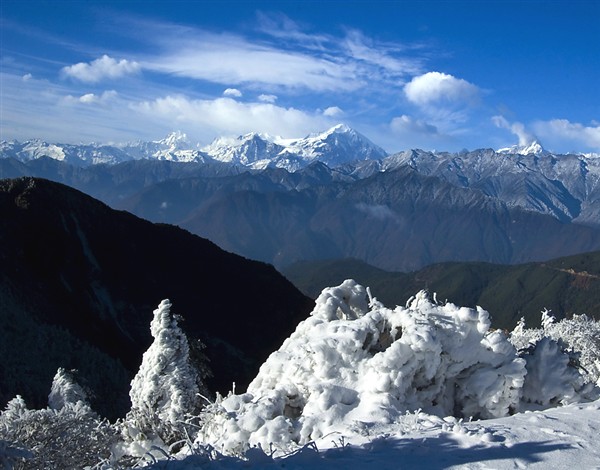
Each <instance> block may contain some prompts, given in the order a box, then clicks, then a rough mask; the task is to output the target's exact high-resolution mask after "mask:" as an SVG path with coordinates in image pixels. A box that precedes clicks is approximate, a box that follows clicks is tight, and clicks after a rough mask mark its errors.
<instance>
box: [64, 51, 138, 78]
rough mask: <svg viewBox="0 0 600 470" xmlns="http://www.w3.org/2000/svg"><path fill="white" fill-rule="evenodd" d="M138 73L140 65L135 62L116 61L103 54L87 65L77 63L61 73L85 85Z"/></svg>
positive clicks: (65, 68)
mask: <svg viewBox="0 0 600 470" xmlns="http://www.w3.org/2000/svg"><path fill="white" fill-rule="evenodd" d="M139 71H140V64H138V63H137V62H135V61H129V60H126V59H121V60H116V59H113V58H112V57H109V56H108V55H106V54H105V55H103V56H102V57H100V58H99V59H96V60H93V61H92V62H89V63H86V62H79V63H77V64H74V65H69V66H67V67H64V68H63V69H62V71H61V72H62V74H63V75H64V76H65V77H69V78H73V79H75V80H79V81H82V82H85V83H97V82H100V81H101V80H104V79H107V78H108V79H115V78H119V77H122V76H124V75H130V74H135V73H137V72H139Z"/></svg>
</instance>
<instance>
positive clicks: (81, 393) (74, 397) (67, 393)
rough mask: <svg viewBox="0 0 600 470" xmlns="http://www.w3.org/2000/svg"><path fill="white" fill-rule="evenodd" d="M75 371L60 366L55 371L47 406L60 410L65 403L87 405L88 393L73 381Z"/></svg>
mask: <svg viewBox="0 0 600 470" xmlns="http://www.w3.org/2000/svg"><path fill="white" fill-rule="evenodd" d="M75 372H76V371H68V370H66V369H63V368H62V367H59V369H58V371H57V372H56V375H55V376H54V379H53V380H52V388H51V390H50V395H48V406H49V407H50V408H52V409H53V410H60V409H62V408H64V407H65V405H67V404H71V405H75V404H76V403H78V402H81V403H83V404H86V405H88V403H89V402H88V395H87V393H86V392H85V390H84V389H83V387H81V385H79V384H78V383H77V382H76V381H75V378H74V373H75Z"/></svg>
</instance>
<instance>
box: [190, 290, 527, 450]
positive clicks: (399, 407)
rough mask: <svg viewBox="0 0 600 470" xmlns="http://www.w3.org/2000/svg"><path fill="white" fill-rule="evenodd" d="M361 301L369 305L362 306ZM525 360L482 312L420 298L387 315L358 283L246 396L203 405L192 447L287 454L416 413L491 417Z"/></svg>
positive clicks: (314, 319)
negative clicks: (296, 447) (292, 448)
mask: <svg viewBox="0 0 600 470" xmlns="http://www.w3.org/2000/svg"><path fill="white" fill-rule="evenodd" d="M367 298H368V300H367ZM525 375H526V370H525V361H524V360H523V359H521V358H519V357H518V356H517V354H516V350H515V348H514V346H513V345H512V344H511V343H510V342H509V341H508V339H507V336H506V335H505V334H504V333H503V332H502V331H491V330H490V320H489V315H488V313H487V312H486V311H485V310H482V309H481V308H477V309H471V308H466V307H457V306H455V305H454V304H451V303H446V304H445V305H441V304H438V303H437V302H435V301H431V300H430V299H429V298H428V296H427V294H426V292H419V293H418V294H417V295H416V297H414V298H412V299H410V300H409V301H408V302H407V305H406V307H396V308H395V309H389V308H386V307H384V306H383V305H382V304H381V303H380V302H378V301H377V300H376V299H374V298H372V297H371V295H370V293H369V292H368V291H367V290H366V289H365V288H364V287H362V286H360V285H358V284H357V283H356V282H355V281H352V280H347V281H344V283H343V284H342V285H340V286H338V287H333V288H327V289H325V290H324V291H323V292H322V294H321V295H320V297H319V298H318V299H317V301H316V306H315V309H314V310H313V312H312V314H311V316H310V317H309V318H308V319H306V320H305V321H303V322H301V323H300V324H299V325H298V327H297V329H296V331H295V332H294V333H293V334H292V335H291V336H290V337H289V338H288V339H287V340H286V341H285V342H284V344H283V345H282V346H281V348H280V349H279V350H278V351H276V352H275V353H273V354H272V355H271V356H270V357H269V358H268V359H267V361H266V362H265V363H264V364H263V366H262V367H261V369H260V371H259V374H258V376H257V377H256V378H255V379H254V381H253V382H252V383H251V384H250V386H249V387H248V391H247V393H244V394H242V395H229V396H228V397H226V398H225V399H222V400H217V402H216V403H214V404H213V405H211V406H209V407H207V409H205V411H204V413H203V415H202V421H203V427H202V429H201V430H200V433H199V435H198V438H197V443H209V444H211V445H213V446H214V447H215V448H216V449H218V450H219V451H223V452H225V453H229V454H241V453H243V452H244V451H245V450H247V449H248V448H249V447H254V446H261V447H262V448H264V449H269V448H274V449H275V450H278V449H279V450H281V451H285V450H286V449H289V448H290V446H294V445H304V444H306V443H308V442H310V441H312V440H315V439H319V438H321V437H323V436H324V435H327V434H329V433H336V432H340V433H345V434H347V433H348V432H349V430H352V429H354V430H355V431H359V432H360V429H361V428H363V429H364V428H366V427H368V426H370V425H373V424H375V423H380V424H385V423H391V422H393V421H395V420H397V419H398V418H399V417H401V416H402V415H404V414H405V413H406V412H408V411H415V410H418V409H422V410H423V411H425V412H427V413H430V414H435V415H438V416H462V417H467V418H468V417H473V418H493V417H500V416H506V415H508V414H510V413H511V412H514V411H515V410H516V408H517V407H518V404H519V401H520V398H521V391H522V387H523V384H524V377H525Z"/></svg>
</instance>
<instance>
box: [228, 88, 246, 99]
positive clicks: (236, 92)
mask: <svg viewBox="0 0 600 470" xmlns="http://www.w3.org/2000/svg"><path fill="white" fill-rule="evenodd" d="M223 96H232V97H234V98H241V97H242V92H241V91H240V90H238V89H237V88H227V89H226V90H225V91H224V92H223Z"/></svg>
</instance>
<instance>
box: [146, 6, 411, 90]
mask: <svg viewBox="0 0 600 470" xmlns="http://www.w3.org/2000/svg"><path fill="white" fill-rule="evenodd" d="M258 29H259V31H260V32H261V33H263V34H262V35H261V36H260V37H246V36H243V35H241V34H232V33H220V34H216V33H211V32H207V31H204V30H200V29H196V28H191V27H183V26H178V25H173V24H165V23H149V22H146V23H141V24H140V25H139V27H137V28H136V33H137V34H139V35H142V34H144V35H145V37H150V38H151V39H152V40H153V41H154V42H155V44H154V49H153V50H155V51H159V52H158V53H149V54H146V55H145V56H143V57H142V56H140V57H139V59H138V61H139V62H140V63H141V64H142V66H143V68H144V69H150V70H153V71H156V72H160V73H165V74H171V75H176V76H183V77H187V78H193V79H198V80H206V81H210V82H213V83H219V84H224V85H227V86H235V87H239V86H240V85H243V86H244V88H254V89H261V90H267V91H269V92H277V93H279V92H280V90H281V89H282V88H283V89H287V90H292V91H295V92H297V91H300V90H302V91H306V90H308V91H313V92H351V91H355V90H358V89H362V90H364V91H367V90H368V91H369V92H370V93H380V92H381V90H382V88H381V87H379V86H378V85H380V84H381V83H383V82H384V83H385V84H386V85H387V86H395V87H398V86H401V85H402V84H403V83H404V82H405V81H406V79H407V78H408V77H409V76H412V75H415V74H417V73H421V72H422V66H421V65H422V62H423V60H422V59H421V58H420V57H419V58H417V57H414V54H408V53H407V48H406V47H404V46H402V45H399V44H395V43H383V42H381V41H375V40H373V39H371V38H368V37H366V36H364V35H362V34H361V33H358V32H356V31H350V32H347V33H346V34H345V35H344V36H334V35H331V34H318V33H317V34H312V33H311V34H308V33H306V32H304V31H302V30H301V29H300V26H299V25H297V24H296V23H294V22H293V21H291V20H290V19H289V18H287V17H285V16H284V15H270V16H268V15H259V22H258ZM147 31H148V32H149V31H152V35H151V36H149V35H148V34H147V33H146V32H147ZM411 55H413V56H411Z"/></svg>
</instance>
